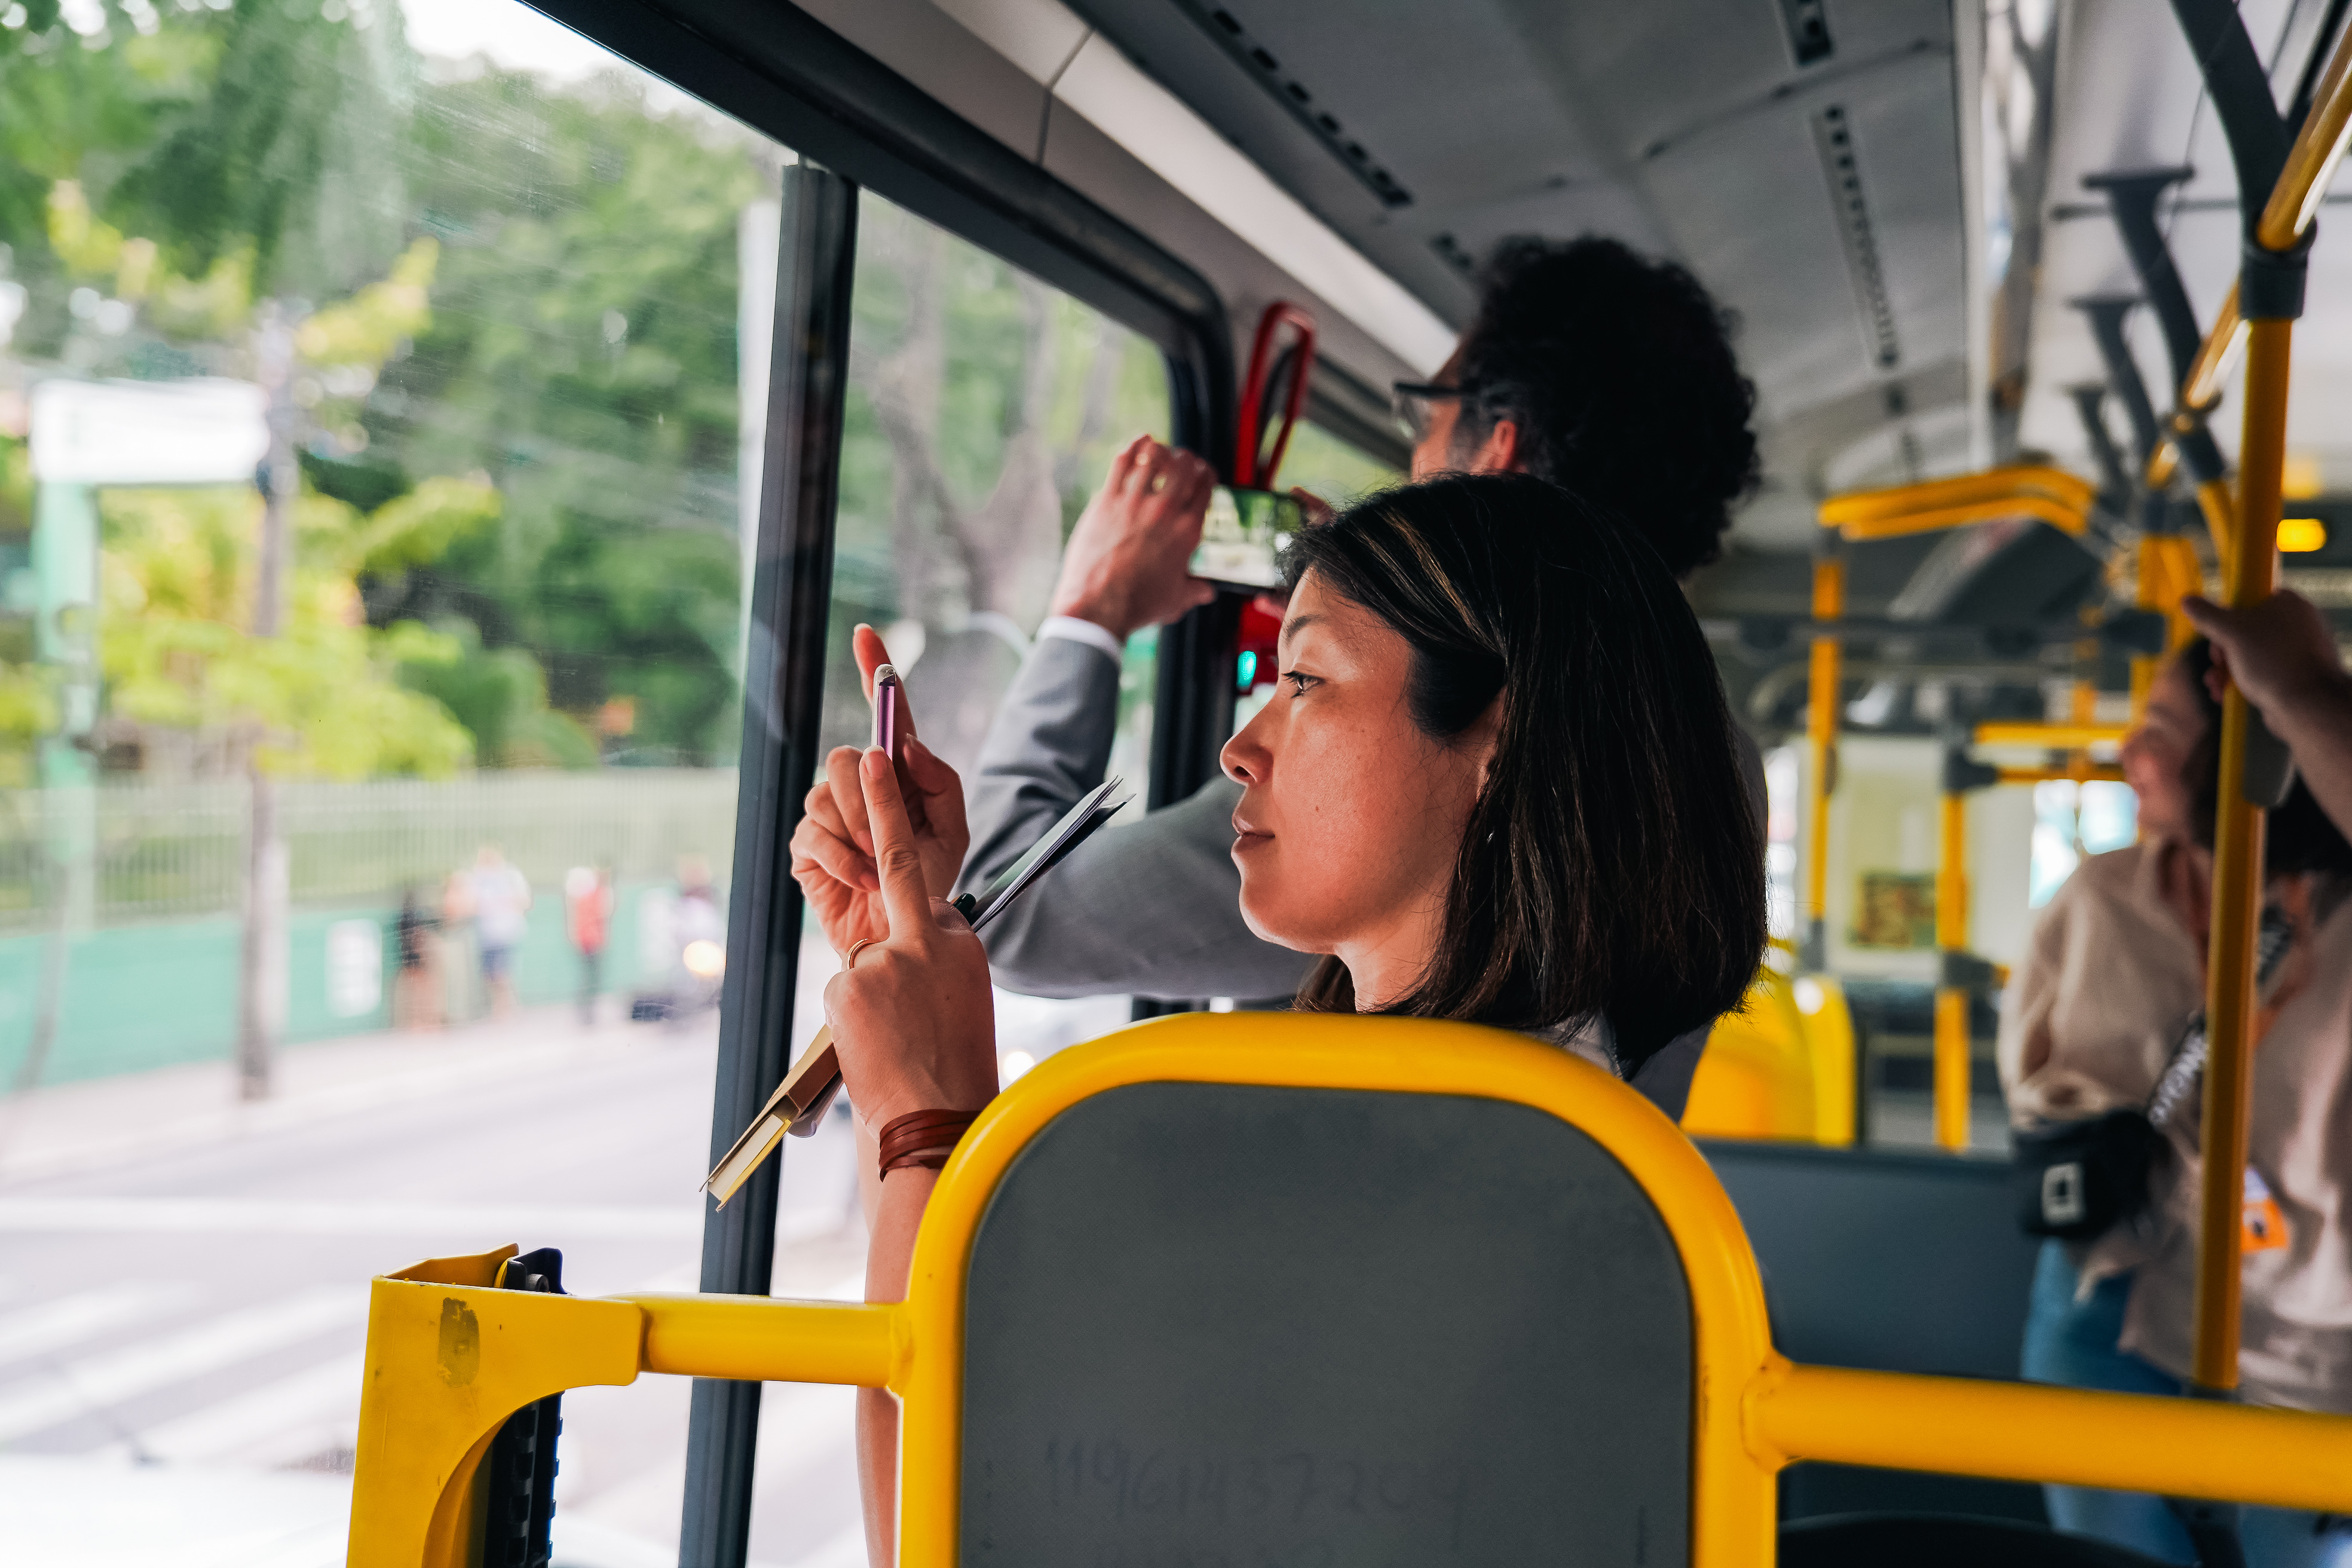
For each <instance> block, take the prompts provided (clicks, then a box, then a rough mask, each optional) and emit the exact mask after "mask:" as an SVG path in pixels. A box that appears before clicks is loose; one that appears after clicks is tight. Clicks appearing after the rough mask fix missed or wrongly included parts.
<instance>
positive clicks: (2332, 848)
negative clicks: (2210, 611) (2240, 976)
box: [2178, 637, 2352, 877]
mask: <svg viewBox="0 0 2352 1568" xmlns="http://www.w3.org/2000/svg"><path fill="white" fill-rule="evenodd" d="M2178 658H2179V663H2180V672H2181V673H2182V674H2183V675H2185V676H2187V677H2188V678H2189V690H2190V691H2191V692H2192V693H2194V694H2195V696H2196V699H2197V710H2198V711H2199V712H2200V713H2201V714H2203V715H2204V718H2205V732H2204V733H2203V734H2202V735H2200V736H2199V737H2198V740H2197V744H2196V745H2194V746H2192V747H2190V748H2189V760H2188V761H2187V762H2185V763H2182V764H2181V768H2180V782H2181V783H2183V784H2187V785H2188V786H2189V823H2190V825H2191V826H2192V827H2193V828H2194V830H2195V832H2196V834H2197V842H2198V843H2199V844H2200V845H2202V846H2204V847H2206V848H2208V849H2210V848H2212V847H2213V816H2214V810H2215V807H2217V806H2218V805H2220V804H2221V703H2219V702H2217V701H2215V700H2213V692H2212V689H2211V688H2210V687H2209V686H2207V685H2206V683H2205V678H2206V676H2207V675H2208V674H2209V673H2210V672H2211V670H2212V668H2213V645H2212V644H2211V643H2210V642H2208V641H2206V640H2205V639H2204V638H2203V637H2194V638H2191V639H2190V640H2189V642H2188V643H2186V644H2184V645H2183V646H2182V647H2181V649H2180V652H2179V656H2178ZM2304 871H2326V872H2331V873H2333V874H2335V875H2337V876H2352V843H2347V842H2346V841H2345V837H2344V835H2343V833H2342V831H2341V830H2339V829H2338V828H2337V827H2336V824H2335V823H2334V822H2333V821H2331V820H2330V819H2329V817H2328V816H2327V813H2326V811H2324V810H2322V809H2321V808H2320V805H2319V801H2318V799H2317V797H2316V796H2315V795H2313V794H2312V793H2311V786H2310V785H2309V784H2305V783H2304V782H2303V780H2302V778H2301V777H2300V776H2298V777H2297V778H2296V779H2295V781H2294V788H2293V789H2291V790H2289V791H2288V792H2287V796H2286V804H2284V805H2281V806H2279V807H2278V808H2277V809H2276V810H2274V811H2273V812H2271V813H2270V818H2269V821H2268V823H2267V825H2266V826H2264V828H2263V876H2265V877H2290V876H2294V875H2295V874H2297V873H2299V872H2304Z"/></svg>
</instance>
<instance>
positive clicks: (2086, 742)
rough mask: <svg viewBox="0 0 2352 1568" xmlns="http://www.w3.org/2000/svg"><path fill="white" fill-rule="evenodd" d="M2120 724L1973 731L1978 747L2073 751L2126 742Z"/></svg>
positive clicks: (1999, 725)
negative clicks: (2020, 747)
mask: <svg viewBox="0 0 2352 1568" xmlns="http://www.w3.org/2000/svg"><path fill="white" fill-rule="evenodd" d="M2125 728H2126V726H2124V725H2121V724H2033V723H2027V722H2024V721H2010V720H1990V721H1986V722H1984V723H1982V724H1979V725H1978V726H1977V727H1976V729H1975V731H1973V734H1974V737H1975V740H1976V743H1977V744H1978V745H1979V746H2048V747H2050V748H2052V749H2053V750H2061V749H2063V750H2067V751H2074V750H2076V749H2078V748H2080V747H2084V746H2101V745H2112V744H2113V743H2115V742H2117V741H2120V740H2122V739H2123V738H2124V731H2125Z"/></svg>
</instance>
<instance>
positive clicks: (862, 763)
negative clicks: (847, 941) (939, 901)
mask: <svg viewBox="0 0 2352 1568" xmlns="http://www.w3.org/2000/svg"><path fill="white" fill-rule="evenodd" d="M857 775H858V778H859V781H860V782H861V783H863V784H865V786H866V821H867V822H869V823H870V824H872V826H873V829H874V868H875V870H876V871H877V872H878V873H879V874H880V875H881V878H882V906H883V908H884V909H885V910H887V912H888V914H889V917H890V940H891V943H892V945H894V946H895V945H897V944H898V943H900V942H920V941H922V940H923V939H922V937H921V936H919V934H918V933H920V932H926V931H929V929H930V919H931V890H930V888H929V886H928V885H927V884H926V883H925V882H924V880H923V858H922V856H921V855H920V854H919V853H918V852H917V851H916V848H915V830H914V828H913V827H912V826H909V825H908V821H907V805H906V802H904V801H903V800H901V799H900V798H899V797H898V770H897V769H895V768H893V767H892V766H891V765H890V759H889V757H888V756H887V755H886V754H885V753H884V752H883V751H882V750H881V748H880V747H878V746H877V747H875V748H872V749H870V750H869V751H867V752H866V755H865V756H864V757H863V758H861V759H860V760H859V762H858V764H857Z"/></svg>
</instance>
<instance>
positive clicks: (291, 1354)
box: [0, 0, 1019, 1562]
mask: <svg viewBox="0 0 2352 1568" xmlns="http://www.w3.org/2000/svg"><path fill="white" fill-rule="evenodd" d="M43 15H44V10H43V8H42V7H39V6H36V7H35V8H34V10H33V12H32V13H31V16H33V17H34V18H35V19H36V20H35V21H34V23H33V24H32V25H31V26H29V27H28V26H27V25H26V21H25V17H26V12H25V10H24V8H23V7H16V9H15V10H14V11H13V12H12V13H11V16H10V19H8V20H7V22H6V28H7V29H9V30H5V31H0V38H5V40H6V43H5V47H0V101H5V103H6V104H7V105H8V109H7V116H8V119H9V123H10V131H11V133H12V134H11V137H10V139H9V141H8V143H7V147H6V149H5V151H0V193H4V194H0V1084H5V1086H6V1087H7V1088H8V1089H10V1090H11V1091H13V1092H12V1094H11V1098H10V1103H9V1105H8V1113H7V1119H6V1124H5V1132H0V1232H5V1233H8V1234H5V1239H0V1259H5V1261H0V1347H5V1351H0V1448H5V1449H6V1450H7V1453H6V1457H5V1458H0V1466H9V1465H16V1466H26V1467H29V1466H33V1465H36V1464H38V1465H40V1466H42V1467H44V1468H42V1469H41V1471H40V1477H41V1479H39V1480H38V1481H37V1482H34V1481H30V1480H27V1479H25V1477H24V1475H23V1474H21V1473H20V1474H19V1475H17V1476H16V1478H15V1482H14V1484H15V1488H16V1491H15V1494H14V1495H19V1496H24V1495H29V1493H28V1492H27V1490H26V1489H28V1488H33V1487H37V1489H39V1491H40V1492H41V1494H42V1495H43V1496H44V1497H45V1498H49V1499H52V1500H54V1502H55V1507H56V1510H58V1511H57V1512H56V1513H54V1514H52V1515H51V1517H67V1516H71V1517H74V1518H76V1519H77V1520H79V1521H82V1522H80V1523H78V1524H76V1525H75V1526H74V1527H72V1528H73V1531H74V1536H75V1539H76V1540H77V1542H78V1543H79V1544H82V1545H84V1546H86V1547H87V1548H88V1549H89V1550H91V1551H98V1552H106V1551H108V1550H112V1551H114V1552H120V1553H122V1554H126V1555H131V1556H137V1557H142V1558H151V1559H154V1560H163V1559H164V1558H167V1557H171V1556H175V1555H189V1554H193V1555H195V1556H211V1555H217V1554H219V1553H222V1552H226V1553H228V1554H230V1555H236V1547H235V1546H232V1545H230V1544H229V1542H232V1541H234V1542H242V1543H249V1542H251V1541H252V1540H254V1539H256V1537H255V1535H254V1534H253V1532H254V1531H257V1530H265V1529H266V1530H270V1531H278V1532H279V1533H278V1534H274V1535H273V1536H272V1539H273V1540H281V1541H284V1542H289V1545H288V1546H287V1547H286V1550H289V1551H293V1552H298V1554H299V1550H300V1549H299V1548H298V1547H296V1546H294V1545H292V1544H290V1543H291V1542H295V1541H297V1540H298V1539H299V1541H301V1542H306V1543H307V1542H310V1541H311V1540H312V1538H313V1537H314V1536H315V1538H316V1540H317V1541H318V1542H320V1546H319V1550H318V1555H317V1558H316V1560H317V1561H320V1562H324V1561H328V1560H329V1559H330V1558H332V1560H334V1561H341V1540H342V1535H343V1526H342V1523H341V1511H340V1510H341V1508H342V1507H343V1503H342V1499H343V1498H344V1497H345V1496H346V1495H347V1488H348V1481H347V1479H346V1477H347V1475H348V1471H349V1468H350V1464H351V1458H352V1447H353V1442H354V1437H355V1435H356V1431H357V1419H358V1409H359V1398H360V1383H361V1378H360V1356H361V1348H362V1333H363V1330H364V1319H365V1312H366V1295H365V1291H366V1286H365V1283H364V1282H365V1280H366V1279H367V1278H368V1277H369V1276H370V1275H372V1274H376V1273H380V1272H383V1271H385V1270H386V1269H389V1268H398V1267H401V1266H403V1265H404V1264H405V1263H407V1262H409V1261H413V1260H414V1259H415V1258H420V1257H423V1256H425V1255H426V1254H427V1253H436V1252H438V1253H446V1252H449V1251H453V1250H456V1251H463V1250H471V1249H482V1248H488V1247H497V1246H499V1245H501V1244H503V1243H506V1242H509V1241H513V1242H519V1243H520V1244H521V1245H523V1246H525V1247H532V1246H539V1245H549V1244H552V1245H560V1246H562V1247H563V1248H564V1249H565V1254H566V1266H567V1273H566V1279H565V1281H564V1283H565V1285H566V1287H567V1289H570V1290H572V1292H573V1293H574V1294H595V1293H602V1292H609V1291H614V1290H624V1289H637V1288H646V1287H652V1288H656V1289H692V1288H693V1286H694V1283H695V1280H696V1278H697V1270H696V1260H697V1258H698V1247H699V1240H700V1236H701V1230H702V1201H701V1200H700V1198H699V1196H698V1194H697V1193H696V1192H695V1182H696V1179H697V1178H698V1176H699V1175H700V1173H701V1167H700V1165H699V1164H698V1163H697V1160H698V1155H699V1154H700V1152H701V1151H702V1150H703V1148H704V1146H705V1145H706V1143H707V1141H708V1138H709V1117H710V1092H711V1077H712V1061H713V1053H714V1041H715V1037H716V1010H715V1007H714V1006H713V1005H712V1003H713V1001H714V1000H715V997H716V994H717V985H718V982H719V964H721V963H723V958H724V938H725V918H726V916H725V910H726V900H727V895H728V889H727V888H726V886H725V885H724V884H725V881H726V879H727V878H728V876H729V873H730V867H731V863H732V838H733V826H734V821H735V796H736V767H735V763H736V752H737V731H738V728H739V724H740V717H739V714H740V700H739V694H738V669H739V660H740V658H741V648H740V636H741V632H740V627H741V615H742V588H743V584H742V581H741V574H740V564H739V563H740V561H741V559H742V552H741V546H740V536H739V530H740V524H741V521H742V520H743V519H744V518H745V517H746V516H747V515H748V514H749V507H750V504H751V500H753V499H754V498H755V497H756V495H757V493H758V475H759V472H760V465H761V452H760V449H759V445H758V434H759V431H760V429H761V417H760V416H761V414H762V413H763V411H764V405H765V389H764V386H763V385H762V384H761V383H760V382H759V381H758V379H757V376H756V374H755V373H756V371H757V367H758V365H759V363H761V362H760V356H758V355H751V356H746V355H744V354H743V353H741V352H740V351H741V349H742V348H743V346H744V345H746V344H753V345H764V344H765V343H766V342H767V341H768V339H769V337H770V333H771V324H770V315H771V306H770V300H771V298H772V293H773V271H772V268H773V257H774V254H775V245H774V235H775V231H776V226H777V222H778V217H777V211H778V209H777V205H776V199H777V190H778V170H779V169H780V167H781V166H782V164H783V163H786V162H788V161H789V160H790V158H791V154H790V153H788V152H787V151H786V150H785V149H783V148H782V147H780V146H778V145H777V144H775V143H774V142H770V141H768V140H766V139H764V138H762V137H761V136H758V135H755V134H753V133H751V132H749V131H747V130H746V129H745V128H743V127H742V126H740V124H737V123H735V122H733V121H730V120H728V119H725V118H724V117H722V116H720V115H719V114H717V113H715V112H713V111H711V110H708V109H706V108H704V107H703V106H701V105H700V104H698V103H697V102H695V101H694V100H690V99H688V98H687V97H685V96H684V95H682V94H681V93H679V92H678V91H677V90H676V89H673V88H671V87H669V86H667V84H665V83H663V82H660V81H658V80H656V79H654V78H652V77H650V76H647V75H646V74H645V73H644V72H642V71H640V70H638V69H636V68H633V67H630V66H628V65H625V64H624V63H623V62H622V61H621V60H620V59H618V58H616V57H614V56H612V55H609V54H607V53H605V52H604V50H603V49H601V48H599V47H596V46H594V45H592V44H590V43H588V42H587V41H585V40H584V39H583V38H581V37H579V36H578V35H576V34H573V33H571V32H569V31H567V30H565V29H563V28H562V27H560V26H556V25H555V24H554V23H552V22H551V21H548V20H547V19H546V18H545V17H543V16H541V14H540V13H538V12H536V11H534V10H531V9H530V8H528V7H526V6H524V5H520V4H519V3H517V0H431V3H426V0H412V3H411V4H408V5H400V4H397V3H395V0H332V3H331V4H327V5H323V6H321V5H302V6H287V5H274V4H273V5H235V6H230V5H226V4H225V3H216V4H215V5H205V6H200V5H123V6H121V7H120V8H117V7H114V6H105V7H101V6H100V5H96V4H91V5H68V6H67V7H65V8H64V12H63V16H64V20H63V21H61V22H59V21H57V18H58V8H57V7H48V8H47V17H48V18H49V20H48V21H42V20H39V18H41V17H42V16H43ZM52 22H55V23H56V25H55V26H51V25H50V24H51V23H52ZM43 28H47V31H46V32H44V31H42V30H41V29H43ZM257 102H259V103H266V104H267V105H268V107H269V109H270V110H271V111H272V112H271V113H270V114H268V115H256V114H254V113H253V112H252V109H253V105H255V104H256V103H257ZM763 245H764V256H765V258H766V261H765V263H764V266H765V268H766V270H764V271H763V270H762V268H761V263H760V261H759V258H761V255H762V254H763V251H762V247H763ZM747 257H748V258H752V261H753V264H752V265H751V266H749V267H746V266H744V265H742V264H741V260H740V258H747ZM998 324H1002V323H998ZM1009 330H1011V331H1013V334H1014V336H1015V338H1016V339H1017V336H1018V331H1019V328H1018V327H1017V325H1014V326H1012V327H1011V328H1010V329H1009ZM984 420H985V416H982V422H983V423H984ZM960 427H961V426H960ZM257 471H258V473H259V474H260V476H261V482H260V483H259V484H257V482H256V476H257ZM958 477H959V479H960V480H961V475H959V476H958ZM273 579H274V582H275V588H274V590H273V589H272V588H271V586H270V584H271V583H272V581H273ZM633 1016H634V1017H635V1020H636V1021H634V1022H633V1021H632V1018H633ZM241 1093H242V1096H243V1100H242V1101H241V1100H240V1095H241ZM609 1392H610V1394H614V1395H617V1394H620V1393H621V1391H619V1390H613V1391H609ZM687 1395H688V1390H687V1388H686V1387H685V1385H683V1384H679V1385H677V1386H676V1387H675V1388H670V1387H662V1388H653V1389H648V1390H645V1391H639V1396H636V1397H632V1398H629V1399H626V1400H621V1399H615V1398H603V1397H600V1396H599V1395H596V1394H583V1395H580V1396H578V1397H576V1398H574V1399H572V1400H568V1401H567V1402H566V1404H565V1407H564V1421H565V1432H564V1437H563V1450H562V1514H561V1518H562V1522H561V1523H559V1525H558V1527H557V1529H558V1536H557V1539H558V1542H562V1541H564V1540H565V1538H566V1533H567V1532H571V1531H585V1532H587V1534H586V1536H583V1540H585V1539H586V1538H587V1536H594V1535H596V1533H597V1532H598V1531H602V1532H603V1535H602V1537H601V1539H602V1540H603V1541H604V1543H605V1545H604V1548H603V1550H604V1556H601V1557H598V1558H596V1559H595V1560H597V1561H613V1560H618V1559H615V1558H614V1556H613V1552H618V1551H620V1550H622V1548H621V1547H620V1546H617V1545H614V1544H613V1542H615V1541H625V1542H635V1545H634V1546H631V1547H630V1548H629V1550H633V1551H635V1552H636V1553H637V1554H638V1555H639V1556H644V1555H646V1554H653V1555H658V1553H659V1552H662V1551H670V1552H675V1547H676V1542H677V1533H678V1519H679V1499H680V1483H679V1468H678V1467H679V1463H680V1456H681V1454H682V1452H683V1448H684V1444H685V1433H686V1412H687ZM124 1458H132V1459H136V1460H139V1461H141V1463H140V1464H139V1465H137V1466H135V1467H131V1468H124V1467H122V1466H121V1464H120V1462H119V1461H121V1459H124ZM847 1474H848V1472H847V1469H846V1461H845V1460H844V1461H843V1468H842V1470H841V1473H840V1479H841V1482H842V1484H843V1485H846V1484H847ZM175 1500H176V1501H175ZM35 1512H36V1514H37V1512H38V1510H35ZM142 1520H143V1521H149V1522H148V1523H147V1524H144V1525H142V1523H141V1522H140V1521H142ZM205 1521H216V1522H215V1523H212V1524H207V1523H206V1522H205ZM39 1528H40V1526H39V1523H38V1519H37V1517H28V1516H27V1513H26V1510H0V1561H16V1562H21V1561H31V1560H34V1559H36V1558H38V1557H40V1556H42V1555H43V1549H42V1544H41V1543H39V1542H36V1541H35V1540H33V1539H28V1538H26V1537H24V1536H22V1535H19V1534H17V1533H16V1531H19V1530H26V1529H29V1530H33V1531H38V1530H39ZM142 1529H148V1530H152V1531H160V1533H155V1534H152V1535H146V1536H142V1535H139V1534H138V1533H137V1532H138V1531H140V1530H142ZM208 1529H210V1530H216V1531H221V1532H222V1533H220V1534H219V1535H217V1536H216V1537H215V1538H211V1539H207V1538H206V1537H205V1531H206V1530H208ZM99 1532H103V1534H102V1543H101V1534H100V1533H99ZM126 1532H128V1533H126ZM44 1540H46V1541H47V1542H48V1543H49V1544H50V1545H51V1546H52V1547H54V1542H55V1538H54V1537H50V1538H44ZM561 1550H562V1548H561V1546H559V1551H561ZM579 1550H580V1551H581V1552H586V1551H587V1550H588V1548H587V1547H586V1546H584V1545H583V1547H581V1548H580V1549H579ZM305 1560H308V1559H305ZM577 1560H582V1561H585V1560H588V1559H587V1558H586V1557H585V1556H581V1557H579V1558H578V1559H577Z"/></svg>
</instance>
